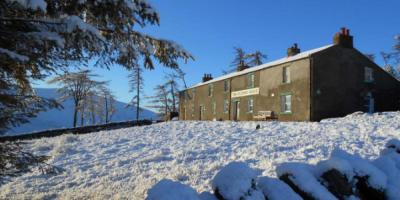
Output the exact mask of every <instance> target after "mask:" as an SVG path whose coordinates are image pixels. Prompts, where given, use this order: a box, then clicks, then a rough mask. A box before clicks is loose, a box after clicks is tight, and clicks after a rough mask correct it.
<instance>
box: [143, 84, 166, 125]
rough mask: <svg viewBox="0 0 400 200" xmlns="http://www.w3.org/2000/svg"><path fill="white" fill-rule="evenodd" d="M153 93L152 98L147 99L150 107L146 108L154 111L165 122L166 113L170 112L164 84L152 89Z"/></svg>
mask: <svg viewBox="0 0 400 200" xmlns="http://www.w3.org/2000/svg"><path fill="white" fill-rule="evenodd" d="M154 91H155V94H154V96H150V97H148V98H149V100H150V101H149V103H150V105H149V106H147V107H149V108H154V109H156V110H157V113H158V114H159V116H160V117H161V118H162V119H165V120H166V118H167V116H168V113H169V112H171V108H170V100H169V98H168V90H167V88H166V87H165V84H162V85H157V86H156V87H155V88H154Z"/></svg>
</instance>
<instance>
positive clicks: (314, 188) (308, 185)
mask: <svg viewBox="0 0 400 200" xmlns="http://www.w3.org/2000/svg"><path fill="white" fill-rule="evenodd" d="M313 170H314V168H313V167H312V166H310V165H307V164H303V163H295V162H293V163H283V164H281V165H279V166H278V167H277V169H276V172H277V174H278V176H279V177H280V176H282V175H285V174H287V175H289V179H290V180H291V181H292V182H293V183H294V184H295V185H296V186H297V187H298V188H300V189H301V190H302V191H304V192H306V193H307V194H309V195H311V196H312V197H314V198H315V199H317V200H335V199H337V198H336V197H335V196H333V195H332V194H331V193H330V192H329V191H328V189H326V188H325V187H324V186H322V185H321V183H320V182H318V180H317V179H316V178H315V176H314V174H313V173H312V171H313Z"/></svg>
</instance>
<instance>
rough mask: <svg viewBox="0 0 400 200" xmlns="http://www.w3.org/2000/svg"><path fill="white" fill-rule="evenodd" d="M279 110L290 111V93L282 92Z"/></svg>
mask: <svg viewBox="0 0 400 200" xmlns="http://www.w3.org/2000/svg"><path fill="white" fill-rule="evenodd" d="M281 112H282V113H291V112H292V95H291V94H283V95H281Z"/></svg>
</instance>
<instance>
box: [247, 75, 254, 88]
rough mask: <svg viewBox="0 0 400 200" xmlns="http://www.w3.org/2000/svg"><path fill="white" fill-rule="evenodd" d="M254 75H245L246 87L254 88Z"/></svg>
mask: <svg viewBox="0 0 400 200" xmlns="http://www.w3.org/2000/svg"><path fill="white" fill-rule="evenodd" d="M254 77H255V76H254V73H250V74H248V75H247V87H248V88H253V87H254Z"/></svg>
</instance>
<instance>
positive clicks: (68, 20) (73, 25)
mask: <svg viewBox="0 0 400 200" xmlns="http://www.w3.org/2000/svg"><path fill="white" fill-rule="evenodd" d="M62 21H63V23H65V24H66V27H65V31H66V32H67V33H71V32H73V31H75V30H77V29H79V30H81V31H83V32H89V33H91V34H93V35H95V36H96V37H97V38H98V39H100V40H102V41H106V39H105V38H104V37H103V36H102V35H101V33H100V31H99V30H98V29H97V28H96V27H94V26H92V25H91V24H88V23H86V22H84V21H83V19H81V18H80V17H78V16H76V15H71V16H66V17H64V18H63V19H62Z"/></svg>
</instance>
